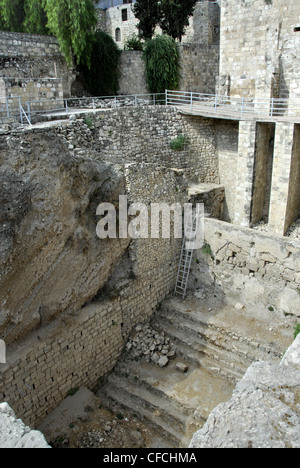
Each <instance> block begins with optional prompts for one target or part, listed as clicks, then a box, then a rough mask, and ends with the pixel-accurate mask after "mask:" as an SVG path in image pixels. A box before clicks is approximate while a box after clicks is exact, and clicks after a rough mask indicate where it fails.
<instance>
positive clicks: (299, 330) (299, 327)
mask: <svg viewBox="0 0 300 468" xmlns="http://www.w3.org/2000/svg"><path fill="white" fill-rule="evenodd" d="M299 334H300V323H297V325H296V326H295V333H294V338H295V339H296V338H297V336H298V335H299Z"/></svg>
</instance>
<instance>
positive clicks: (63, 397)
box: [0, 0, 300, 448]
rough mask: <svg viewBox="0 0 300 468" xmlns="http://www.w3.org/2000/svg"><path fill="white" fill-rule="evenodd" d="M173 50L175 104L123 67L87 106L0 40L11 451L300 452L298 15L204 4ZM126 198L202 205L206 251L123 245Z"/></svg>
mask: <svg viewBox="0 0 300 468" xmlns="http://www.w3.org/2000/svg"><path fill="white" fill-rule="evenodd" d="M125 3H128V2H124V4H125ZM118 8H119V7H113V9H112V10H110V9H109V8H108V10H107V11H104V10H101V11H99V21H100V22H101V21H102V23H103V22H104V23H105V26H103V27H106V28H107V29H109V28H111V29H110V31H111V33H112V34H114V33H115V32H116V29H117V28H118V26H117V24H116V23H113V22H112V21H117V17H116V15H117V13H118V12H119V13H120V9H118ZM120 8H121V9H122V7H120ZM126 8H129V9H130V8H131V7H130V5H126ZM104 16H105V18H104ZM101 18H102V19H101ZM104 19H105V21H104ZM133 27H134V26H133ZM116 33H118V34H119V32H116ZM119 37H120V36H117V39H118V38H119ZM122 40H123V39H122ZM180 53H181V66H182V68H181V85H180V90H178V91H176V92H175V91H169V90H166V95H165V96H163V97H162V96H157V97H156V101H154V99H153V97H151V96H150V97H149V95H146V96H145V94H147V93H148V91H147V87H146V81H145V76H144V68H143V62H142V56H141V53H140V52H130V51H124V52H123V55H122V78H121V88H120V93H119V95H118V96H116V97H112V98H109V99H100V98H97V99H95V98H92V97H91V98H89V99H86V100H85V101H84V100H83V101H81V100H80V99H79V96H78V95H76V90H78V82H77V80H76V75H75V73H74V71H73V69H70V68H69V67H68V66H67V64H66V63H65V61H64V59H63V57H62V55H61V53H60V51H59V48H58V44H57V42H56V40H55V39H54V38H51V37H44V36H33V35H26V34H17V33H8V32H0V163H1V164H0V199H1V204H0V220H1V225H0V234H1V243H0V264H1V269H0V306H1V310H0V338H1V341H0V446H1V447H45V448H47V447H70V448H73V447H89V448H90V447H105V448H110V447H116V448H117V447H124V448H126V447H133V448H136V447H147V448H151V447H154V448H163V447H164V448H178V447H185V448H187V447H189V446H190V447H191V448H197V447H199V448H204V447H205V448H214V447H217V448H221V447H234V448H240V447H241V448H257V447H259V448H261V447H262V448H265V447H266V448H273V447H280V448H281V447H283V448H299V447H300V341H299V335H298V337H297V338H296V339H295V337H296V336H297V331H298V332H299V330H300V325H299V323H300V229H299V226H300V221H299V220H300V190H299V187H300V78H299V77H300V61H299V57H300V3H299V2H298V1H295V0H221V1H217V2H208V1H202V2H199V3H198V5H197V9H196V12H195V16H194V18H193V22H192V23H191V26H190V28H189V30H188V33H187V36H186V38H185V39H184V42H182V43H181V44H180ZM125 95H126V96H127V97H125ZM137 95H144V96H137ZM68 98H69V100H66V99H68ZM154 104H155V105H154ZM29 123H31V125H29ZM174 141H177V143H178V141H179V143H180V142H181V145H180V144H179V145H178V146H177V147H175V146H174V144H172V142H174ZM121 195H122V196H126V197H127V200H128V212H127V211H125V214H126V220H127V218H128V222H132V221H133V219H134V217H135V216H137V215H138V214H139V215H140V216H142V214H141V213H142V211H143V210H141V211H140V212H139V210H135V211H136V212H135V214H134V212H133V210H132V206H134V205H133V204H136V203H140V204H143V206H145V207H146V209H147V213H148V215H149V216H151V213H152V212H153V210H152V206H151V204H152V203H156V204H158V203H159V204H165V205H167V206H171V205H173V204H180V206H184V204H187V203H192V204H193V205H194V206H195V205H196V204H204V211H205V215H204V220H202V221H203V223H204V236H205V241H204V244H203V245H202V246H201V247H200V248H197V249H194V250H192V251H191V252H190V251H187V250H185V247H184V245H185V244H184V242H183V239H182V238H176V237H174V235H172V229H173V225H174V224H175V219H174V216H173V214H172V212H171V214H170V213H169V214H170V220H169V224H170V225H171V235H170V236H169V238H163V237H162V236H157V237H156V238H151V236H149V237H148V238H146V237H145V238H142V237H138V236H136V238H135V237H134V236H131V237H130V236H121V235H119V233H120V230H119V228H120V226H121V225H122V223H123V221H122V220H121V218H120V216H121V214H122V216H123V215H124V213H123V212H122V213H121V214H120V213H119V211H118V210H119V208H120V196H121ZM103 203H106V204H108V205H107V206H112V207H114V208H115V210H116V216H115V217H114V221H115V228H116V232H117V235H116V236H115V238H113V236H110V237H107V238H106V239H100V238H99V237H98V236H97V232H96V227H97V224H98V223H99V220H100V217H99V215H97V207H98V206H99V204H103ZM165 205H164V206H165ZM150 208H151V209H150ZM98 213H99V212H98ZM103 214H104V213H103ZM140 219H141V218H140ZM163 222H164V220H163V219H161V224H163ZM137 224H138V223H136V224H134V223H133V224H131V227H132V231H134V229H138V227H137ZM175 287H176V289H175ZM174 291H176V293H177V294H174ZM181 292H182V294H181ZM178 293H179V294H178Z"/></svg>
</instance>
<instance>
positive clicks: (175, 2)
mask: <svg viewBox="0 0 300 468" xmlns="http://www.w3.org/2000/svg"><path fill="white" fill-rule="evenodd" d="M196 3H197V0H184V1H182V0H137V2H136V3H135V5H134V8H133V11H134V14H135V17H136V18H137V19H138V20H139V23H138V29H139V30H140V31H141V33H140V35H141V37H142V38H143V39H145V40H148V39H151V38H152V37H153V35H154V32H155V28H156V26H160V27H161V29H162V31H163V32H164V33H165V34H168V35H169V36H171V37H172V38H173V39H179V40H181V38H182V36H183V35H184V33H185V29H186V27H187V26H188V24H189V18H190V17H191V16H192V15H193V12H194V7H195V5H196Z"/></svg>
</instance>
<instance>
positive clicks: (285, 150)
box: [269, 122, 294, 235]
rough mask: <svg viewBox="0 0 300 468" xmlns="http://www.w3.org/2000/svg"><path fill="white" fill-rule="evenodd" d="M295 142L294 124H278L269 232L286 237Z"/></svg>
mask: <svg viewBox="0 0 300 468" xmlns="http://www.w3.org/2000/svg"><path fill="white" fill-rule="evenodd" d="M293 140H294V124H293V123H290V122H277V123H276V129H275V144H274V163H273V176H272V189H271V203H270V215H269V230H270V231H272V232H274V233H276V234H279V235H284V234H285V231H286V229H287V227H288V226H287V222H288V219H287V208H288V200H289V190H290V176H291V168H292V155H293Z"/></svg>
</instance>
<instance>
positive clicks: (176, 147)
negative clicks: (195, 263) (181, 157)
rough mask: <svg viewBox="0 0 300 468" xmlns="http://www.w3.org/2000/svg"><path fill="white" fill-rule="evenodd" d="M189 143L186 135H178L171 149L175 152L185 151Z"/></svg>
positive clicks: (172, 142)
mask: <svg viewBox="0 0 300 468" xmlns="http://www.w3.org/2000/svg"><path fill="white" fill-rule="evenodd" d="M187 142H188V140H187V138H186V137H185V136H184V135H178V137H177V138H174V140H172V141H171V143H170V148H171V149H172V150H173V151H183V150H184V148H185V145H186V144H187Z"/></svg>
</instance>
